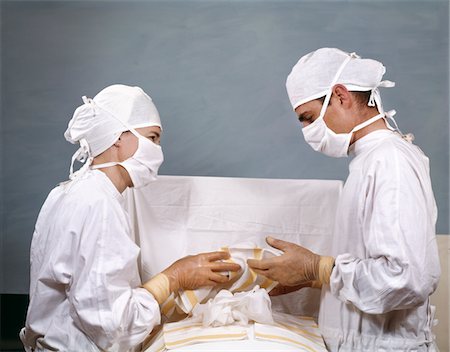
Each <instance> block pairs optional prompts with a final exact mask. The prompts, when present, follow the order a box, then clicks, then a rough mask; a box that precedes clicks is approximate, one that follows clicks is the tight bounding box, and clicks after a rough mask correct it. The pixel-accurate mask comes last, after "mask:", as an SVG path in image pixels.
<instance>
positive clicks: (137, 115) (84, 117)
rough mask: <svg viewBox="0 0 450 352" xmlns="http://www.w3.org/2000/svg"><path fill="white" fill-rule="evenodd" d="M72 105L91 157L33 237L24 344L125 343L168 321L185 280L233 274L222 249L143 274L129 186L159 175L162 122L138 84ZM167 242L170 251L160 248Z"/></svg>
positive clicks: (75, 135) (53, 201) (201, 281)
mask: <svg viewBox="0 0 450 352" xmlns="http://www.w3.org/2000/svg"><path fill="white" fill-rule="evenodd" d="M83 99H84V104H83V105H82V106H80V107H79V108H78V109H77V110H76V111H75V113H74V116H73V118H72V120H71V121H70V123H69V127H68V129H67V131H66V133H65V137H66V139H67V140H68V141H69V142H72V143H80V149H79V150H78V151H77V152H76V153H75V155H74V159H73V160H72V164H73V161H74V160H75V159H78V160H81V161H84V162H85V164H84V166H83V167H82V168H81V169H80V170H79V171H78V172H75V173H72V172H71V175H70V180H69V181H68V182H65V183H62V184H60V185H59V186H57V187H56V188H55V189H53V190H52V191H51V192H50V194H49V196H48V197H47V200H46V201H45V203H44V205H43V207H42V209H41V212H40V214H39V217H38V220H37V223H36V227H35V231H34V234H33V240H32V245H31V280H30V304H29V308H28V314H27V319H26V326H25V328H23V329H22V331H21V333H20V336H21V339H22V342H23V344H24V347H25V349H26V351H83V352H88V351H103V350H115V351H126V350H128V349H131V348H134V347H136V346H137V345H139V343H141V342H142V341H143V340H144V339H145V337H146V336H147V335H148V334H149V333H150V332H151V331H152V329H153V327H154V326H155V325H157V324H159V323H160V319H161V316H160V309H159V304H161V303H162V302H164V301H165V299H166V298H167V297H168V296H169V294H170V293H171V292H175V291H177V290H178V289H183V288H184V289H195V288H198V287H200V286H205V285H206V286H214V285H217V284H218V283H223V282H226V281H227V280H228V279H227V277H225V276H223V275H220V274H219V273H218V272H221V271H222V272H226V271H229V270H232V271H236V270H239V266H238V265H236V264H227V263H222V262H220V261H218V260H221V259H225V258H226V257H227V254H225V253H223V252H213V253H204V254H199V255H196V256H190V257H186V258H182V259H180V260H179V261H177V262H175V263H174V264H172V265H171V266H170V267H169V268H167V269H166V270H164V271H163V272H162V273H160V274H158V275H157V276H156V277H155V278H153V279H151V280H150V281H149V282H146V283H143V284H142V283H141V280H140V277H139V273H138V266H137V259H138V255H139V248H138V247H137V245H136V244H135V243H134V242H133V241H132V240H131V239H130V235H131V227H130V223H129V219H128V217H127V214H126V212H125V210H124V208H123V206H124V199H123V196H122V194H121V193H122V192H123V191H124V190H125V189H126V188H127V187H133V186H134V187H142V186H144V185H146V184H148V183H149V182H151V181H152V180H154V179H155V178H156V175H157V172H158V168H159V165H160V164H161V163H162V161H163V154H162V151H161V147H160V146H159V139H160V134H161V122H160V118H159V114H158V111H157V110H156V107H155V106H154V105H153V102H152V100H151V98H150V97H149V96H148V95H147V94H145V93H144V92H143V91H142V89H140V88H138V87H128V86H124V85H114V86H110V87H107V88H105V89H104V90H103V91H101V92H100V93H99V94H98V95H97V96H96V97H95V98H94V99H87V98H85V97H84V98H83ZM161 250H170V249H167V248H161Z"/></svg>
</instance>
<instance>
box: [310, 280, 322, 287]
mask: <svg viewBox="0 0 450 352" xmlns="http://www.w3.org/2000/svg"><path fill="white" fill-rule="evenodd" d="M311 288H322V282H320V281H319V280H314V281H312V282H311Z"/></svg>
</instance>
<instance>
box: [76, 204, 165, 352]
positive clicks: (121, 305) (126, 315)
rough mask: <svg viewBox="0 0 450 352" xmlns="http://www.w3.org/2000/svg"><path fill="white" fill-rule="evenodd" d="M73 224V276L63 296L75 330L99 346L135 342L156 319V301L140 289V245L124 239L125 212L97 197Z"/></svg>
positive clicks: (126, 345)
mask: <svg viewBox="0 0 450 352" xmlns="http://www.w3.org/2000/svg"><path fill="white" fill-rule="evenodd" d="M82 212H83V213H85V217H84V218H85V220H84V221H83V222H82V223H81V224H73V225H71V226H72V231H73V232H74V234H75V233H76V232H78V234H76V235H75V236H74V238H76V239H79V240H77V241H75V242H74V244H73V246H72V247H73V253H72V260H73V265H72V267H73V268H74V269H73V275H72V282H71V284H70V285H69V292H68V298H69V302H70V314H71V316H72V318H73V320H74V322H75V324H76V325H77V327H78V328H79V329H81V330H82V331H83V332H84V333H85V334H86V335H88V336H89V337H90V338H91V339H92V341H93V342H94V343H95V344H96V345H97V346H98V347H99V348H100V349H102V350H107V349H109V348H110V347H111V346H113V345H115V346H118V347H119V350H120V351H124V350H128V349H130V348H132V347H134V346H136V345H137V344H139V343H140V342H142V341H143V340H144V339H145V337H146V336H147V335H148V334H149V333H150V332H151V331H152V329H153V327H154V326H155V325H158V324H159V323H160V319H161V316H160V310H159V305H158V303H157V302H156V300H155V299H154V297H153V296H152V295H151V294H150V293H149V292H148V291H147V290H145V289H143V288H140V287H139V285H140V279H139V274H138V267H137V258H138V255H139V248H138V247H137V246H136V244H135V243H133V242H132V241H131V239H130V238H129V227H128V223H127V220H126V215H125V214H121V212H119V211H117V210H114V209H112V208H111V207H110V206H108V204H107V202H106V201H105V200H100V201H98V202H96V203H95V204H91V205H90V206H88V207H87V208H86V209H84V210H82Z"/></svg>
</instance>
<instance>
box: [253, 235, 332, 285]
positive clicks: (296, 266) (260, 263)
mask: <svg viewBox="0 0 450 352" xmlns="http://www.w3.org/2000/svg"><path fill="white" fill-rule="evenodd" d="M266 241H267V243H268V244H269V245H270V246H272V247H274V248H277V249H280V250H282V251H283V252H284V253H283V254H282V255H280V256H277V257H271V258H267V259H262V260H256V259H248V260H247V264H248V265H249V266H250V267H251V268H252V269H253V270H254V271H255V272H256V273H258V274H261V275H264V276H266V277H268V278H269V279H271V280H274V281H278V283H279V284H280V285H282V286H297V285H302V284H305V283H307V282H312V281H317V280H318V281H320V282H321V283H325V284H328V283H329V282H330V276H331V271H332V269H333V266H334V258H332V257H322V256H320V255H318V254H315V253H313V252H311V251H310V250H308V249H306V248H304V247H301V246H299V245H296V244H294V243H290V242H286V241H282V240H278V239H275V238H272V237H267V238H266Z"/></svg>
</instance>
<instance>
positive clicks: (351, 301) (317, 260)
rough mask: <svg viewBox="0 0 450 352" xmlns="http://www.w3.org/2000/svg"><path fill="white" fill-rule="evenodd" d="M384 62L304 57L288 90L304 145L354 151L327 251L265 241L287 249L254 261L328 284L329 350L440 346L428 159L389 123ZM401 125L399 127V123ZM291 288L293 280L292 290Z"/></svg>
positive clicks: (334, 55) (278, 273)
mask: <svg viewBox="0 0 450 352" xmlns="http://www.w3.org/2000/svg"><path fill="white" fill-rule="evenodd" d="M384 73H385V68H384V66H383V65H382V64H381V63H379V62H378V61H375V60H370V59H361V58H360V57H359V56H357V55H356V54H354V53H353V54H348V53H346V52H343V51H341V50H338V49H330V48H322V49H319V50H317V51H315V52H312V53H310V54H308V55H305V56H304V57H302V58H301V59H300V60H299V62H298V63H297V64H296V65H295V66H294V68H293V69H292V72H291V74H290V75H289V77H288V79H287V82H286V87H287V91H288V95H289V98H290V101H291V104H292V107H293V109H294V110H295V112H296V114H297V116H298V118H299V120H300V122H301V123H302V124H303V129H302V131H303V135H304V137H305V140H306V142H307V143H309V144H310V145H311V147H312V148H313V149H314V150H316V151H319V152H322V153H324V154H326V155H329V156H332V157H345V156H347V155H350V156H351V157H352V159H351V161H350V173H349V176H348V179H347V181H346V183H345V186H344V189H343V192H342V195H341V198H340V204H339V206H338V211H337V215H336V223H335V228H334V240H333V244H332V251H331V253H327V254H328V255H329V256H319V255H317V254H315V253H312V252H310V251H309V250H307V249H306V248H303V247H301V246H298V245H296V244H292V243H288V242H284V241H280V240H275V239H271V238H269V239H268V242H269V244H271V245H272V246H274V247H276V248H279V249H282V250H284V251H285V253H284V254H283V255H282V256H281V257H278V258H276V259H273V260H270V259H269V260H265V261H250V263H249V264H250V265H251V266H252V267H253V268H254V269H255V270H256V271H258V272H259V273H261V274H264V275H266V276H268V277H269V278H271V279H273V280H276V281H279V282H280V283H281V284H283V285H284V286H283V287H280V288H279V289H278V291H279V292H280V293H284V292H288V291H292V290H295V289H297V288H300V287H304V286H311V285H312V282H314V283H313V285H315V286H320V284H322V297H321V307H320V314H319V327H320V329H321V332H322V335H323V337H324V340H325V342H326V344H327V348H328V349H329V350H330V351H433V350H435V349H436V346H435V342H434V336H433V334H432V332H431V326H432V324H433V315H434V307H432V306H431V305H430V301H429V297H430V295H431V294H432V293H433V292H434V290H435V289H436V286H437V284H438V281H439V276H440V266H439V258H438V251H437V245H436V238H435V224H436V218H437V209H436V204H435V200H434V196H433V191H432V187H431V181H430V170H429V161H428V158H427V157H426V156H425V155H424V154H423V152H422V151H421V150H420V149H419V148H418V147H417V146H415V145H413V144H412V141H411V136H404V135H402V134H401V133H400V132H399V131H398V128H397V129H396V130H394V128H392V127H391V126H390V125H389V124H388V123H387V119H388V118H390V119H392V121H393V122H394V124H395V121H394V120H393V118H392V116H393V114H394V113H395V112H394V111H390V112H384V110H383V106H382V104H381V98H380V94H379V90H378V87H392V86H393V85H394V84H393V82H390V81H381V79H382V76H383V74H384ZM395 126H396V124H395ZM286 286H288V287H286Z"/></svg>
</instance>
